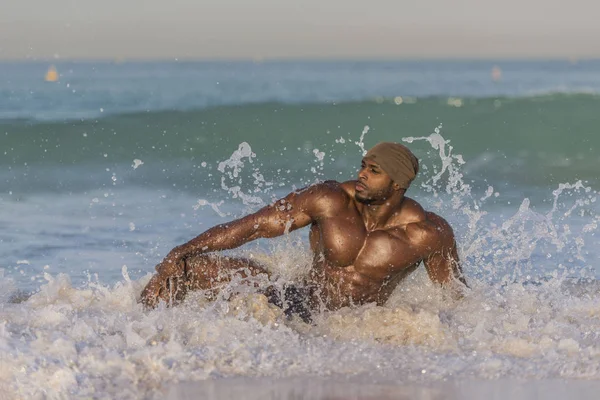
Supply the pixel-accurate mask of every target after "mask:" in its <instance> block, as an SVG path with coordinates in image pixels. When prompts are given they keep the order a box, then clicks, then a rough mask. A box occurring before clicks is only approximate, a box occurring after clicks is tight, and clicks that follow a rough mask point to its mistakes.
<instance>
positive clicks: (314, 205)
mask: <svg viewBox="0 0 600 400" xmlns="http://www.w3.org/2000/svg"><path fill="white" fill-rule="evenodd" d="M336 185H337V183H336ZM337 186H339V185H337ZM339 191H340V190H339V189H338V190H335V189H334V185H332V184H331V183H327V182H326V183H321V184H317V185H313V186H310V187H308V188H305V189H303V190H299V191H297V192H293V193H290V194H289V195H287V196H286V197H284V198H282V199H280V200H277V201H276V202H274V203H272V204H270V205H268V206H266V207H263V208H262V209H260V210H259V211H257V212H256V213H253V214H250V215H247V216H245V217H243V218H240V219H238V220H235V221H231V222H228V223H225V224H221V225H217V226H215V227H213V228H211V229H209V230H207V231H205V232H204V233H202V234H200V235H199V236H197V237H196V238H194V239H192V240H190V241H189V242H187V243H185V244H183V245H180V246H177V247H175V248H174V249H173V250H171V252H169V254H168V255H167V256H166V257H165V259H164V260H163V261H162V262H161V263H160V264H159V265H158V266H157V267H156V270H157V272H158V274H159V275H162V276H164V277H168V276H172V275H181V274H182V273H183V271H182V270H181V269H182V262H181V261H182V260H183V259H184V258H186V257H189V256H192V255H198V254H203V253H210V252H213V251H221V250H228V249H234V248H237V247H239V246H242V245H243V244H245V243H247V242H250V241H252V240H255V239H259V238H270V237H276V236H281V235H283V234H285V233H288V232H291V231H294V230H296V229H299V228H302V227H304V226H307V225H309V224H310V223H311V222H313V221H315V220H317V219H318V218H319V217H320V216H323V215H326V214H327V213H328V212H329V211H331V210H330V209H331V205H332V202H331V201H330V198H331V197H332V195H333V196H335V194H336V192H339Z"/></svg>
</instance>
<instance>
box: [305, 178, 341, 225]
mask: <svg viewBox="0 0 600 400" xmlns="http://www.w3.org/2000/svg"><path fill="white" fill-rule="evenodd" d="M294 196H296V197H298V198H301V202H302V203H303V207H304V208H306V209H311V210H312V211H313V212H314V214H315V215H321V216H327V215H329V214H331V213H335V212H336V211H337V210H339V209H340V208H341V207H346V206H347V204H348V202H349V200H350V197H349V196H348V193H347V191H346V190H345V188H344V186H343V184H342V183H340V182H337V181H324V182H320V183H316V184H314V185H311V186H308V187H305V188H303V189H300V190H298V191H296V192H294Z"/></svg>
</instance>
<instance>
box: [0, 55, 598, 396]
mask: <svg viewBox="0 0 600 400" xmlns="http://www.w3.org/2000/svg"><path fill="white" fill-rule="evenodd" d="M57 61H58V62H56V63H55V64H54V66H55V68H56V70H57V72H58V80H57V81H55V82H47V81H45V79H44V76H45V74H46V71H47V70H48V68H49V67H50V64H49V63H46V62H23V63H21V62H4V63H0V207H1V211H0V393H2V396H4V397H2V396H0V397H2V398H36V399H37V398H39V399H45V398H49V399H50V398H51V399H54V398H118V399H121V398H122V399H126V398H127V399H128V398H166V397H168V396H174V397H173V398H176V397H177V398H182V396H183V397H185V395H184V394H182V393H188V392H185V390H188V389H189V387H190V386H181V385H192V386H191V387H194V388H196V389H198V386H193V385H198V384H201V385H204V386H203V388H204V389H202V390H201V389H198V390H200V392H198V391H197V392H195V393H196V395H198V396H200V397H196V398H209V397H210V396H209V395H206V393H209V392H210V393H212V394H214V395H215V396H216V397H219V396H220V397H222V398H225V396H226V394H224V393H225V392H218V391H215V390H214V387H212V386H210V385H215V384H219V383H222V382H239V380H240V379H242V380H244V382H255V383H256V382H270V384H273V382H276V383H277V382H297V381H299V382H302V383H303V384H306V385H309V384H310V382H312V381H313V379H317V378H318V379H329V380H330V381H331V380H335V381H336V382H340V381H341V382H351V383H354V384H356V382H362V383H364V384H369V385H380V386H377V387H378V388H381V385H392V387H396V388H397V387H399V386H402V387H405V388H406V387H407V386H406V385H409V386H408V387H410V385H425V387H430V386H431V385H439V384H440V383H448V382H450V383H452V384H457V383H460V382H467V381H471V382H472V381H475V382H478V384H482V383H486V382H492V381H493V382H498V381H505V380H508V381H514V380H521V381H525V382H529V383H531V382H538V381H543V382H546V381H550V382H557V381H560V382H563V381H564V382H581V381H586V382H592V383H598V382H599V381H600V282H599V280H598V279H599V278H600V261H599V259H600V246H599V244H600V241H599V236H598V235H599V231H598V225H599V224H600V213H599V211H600V207H599V201H598V191H599V190H600V173H599V171H600V112H599V110H600V61H594V60H582V61H576V60H571V61H568V60H565V61H560V60H558V61H465V60H463V61H386V62H384V61H356V62H353V61H327V62H324V61H280V62H275V61H267V62H216V61H215V62H191V61H187V62H178V61H172V62H120V63H117V62H95V61H94V62H91V61H89V62H66V61H60V60H57ZM380 141H398V142H402V143H404V144H406V145H407V146H409V147H410V148H411V149H412V150H413V151H414V152H415V154H416V155H417V156H418V157H419V159H420V162H421V171H420V173H419V176H418V177H417V179H416V180H415V182H413V185H412V187H411V188H410V189H409V191H408V193H407V195H408V196H410V197H413V198H414V199H416V200H417V201H419V202H421V203H422V204H423V205H424V207H425V208H427V209H430V210H432V211H435V212H437V213H439V214H441V215H442V216H444V217H445V218H446V219H447V220H448V221H449V222H450V223H451V225H452V226H453V228H454V231H455V234H456V237H457V241H458V245H459V254H460V257H461V260H462V266H463V269H464V271H465V274H466V276H467V280H468V282H469V284H470V289H469V290H468V292H467V293H466V295H465V297H464V298H463V299H462V300H460V301H454V300H449V299H448V298H447V296H446V294H445V293H444V292H443V291H442V290H440V289H439V288H437V287H434V286H433V285H432V284H431V283H430V282H429V280H428V278H427V275H426V273H425V272H424V271H423V268H420V269H418V270H417V271H416V272H415V273H414V274H413V275H412V276H410V277H409V278H408V279H407V280H406V281H405V282H403V283H401V285H400V286H399V287H398V288H397V290H396V291H395V292H394V294H393V296H392V298H391V299H390V301H388V303H387V304H385V305H384V306H376V305H373V304H368V305H364V306H361V307H354V308H348V309H342V310H339V311H335V312H323V313H322V314H320V315H317V316H316V317H315V324H314V325H306V324H304V323H303V322H301V321H297V320H293V321H288V320H286V318H285V317H284V316H282V315H281V312H280V310H278V309H276V308H275V307H273V306H270V305H268V304H266V302H265V299H264V297H262V296H260V295H259V294H257V293H256V291H255V289H254V288H253V286H252V285H248V284H247V283H243V282H239V281H237V280H234V281H233V282H232V283H231V284H230V285H229V286H227V287H226V288H224V290H223V292H222V294H221V295H220V296H219V297H218V298H217V300H216V301H212V302H209V301H207V300H206V299H205V297H204V296H203V294H202V293H194V294H192V295H190V296H189V297H188V299H187V300H186V302H184V304H182V305H181V306H179V307H174V308H168V307H164V306H162V307H159V308H157V309H156V310H152V311H145V310H143V308H142V307H141V305H140V304H138V302H137V300H138V298H139V295H140V292H141V290H142V288H143V287H144V285H145V284H146V282H147V281H148V280H149V279H150V276H151V274H152V273H153V271H154V266H155V265H156V264H157V263H158V262H159V261H160V260H161V259H162V258H163V257H164V256H165V255H166V254H167V252H168V251H169V250H170V249H171V248H173V247H174V246H176V245H178V244H181V243H183V242H185V241H187V240H190V239H191V238H193V237H195V236H196V235H198V234H200V233H201V232H203V231H204V230H206V229H208V228H210V227H211V226H213V225H215V224H219V223H223V222H226V221H229V220H232V219H234V218H238V217H242V216H244V215H247V214H248V213H250V212H253V211H256V210H258V209H259V208H260V207H262V206H264V205H266V204H269V203H270V202H272V201H273V200H275V199H277V198H279V197H281V196H284V195H286V194H287V193H289V192H290V191H292V190H295V189H297V188H300V187H303V186H306V185H310V184H312V183H315V182H319V181H322V180H326V179H335V180H340V181H343V180H349V179H354V178H355V176H356V172H357V169H358V167H359V165H360V160H361V157H362V155H363V152H364V150H366V149H368V148H369V147H371V146H373V145H374V144H376V143H378V142H380ZM230 253H231V254H233V255H243V256H251V257H255V258H256V259H258V260H259V261H260V262H262V263H263V264H264V265H266V266H267V267H268V268H269V269H270V270H271V271H272V272H273V276H274V278H273V279H274V281H275V284H282V283H284V282H288V281H293V280H294V279H298V278H299V277H301V276H302V275H303V274H305V273H306V272H307V270H308V268H309V265H310V259H311V258H310V253H309V250H308V244H307V232H306V231H298V232H294V233H293V234H290V235H286V236H284V237H281V238H277V239H273V240H261V241H258V242H255V243H250V244H248V245H246V246H244V247H242V248H240V249H236V250H232V251H231V252H230ZM258 284H259V285H264V284H266V283H265V282H258ZM178 385H179V386H178ZM226 385H228V384H226ZM248 385H249V384H248V383H245V384H244V385H242V388H248V387H249V386H248ZM428 385H429V386H428ZM419 387H423V386H419ZM436 387H437V386H436ZM543 387H546V388H547V387H550V386H543ZM174 388H179V389H174ZM181 388H183V389H181ZM185 388H188V389H185ZM207 388H208V389H207ZM211 388H212V389H211ZM178 390H179V391H178ZM206 390H208V392H206ZM257 390H258V389H257V388H256V387H253V388H252V389H251V392H252V393H253V394H254V395H256V394H257ZM432 390H433V389H432ZM435 390H437V389H435ZM440 390H441V392H440V393H442V394H443V393H447V392H444V390H442V389H440ZM198 393H203V394H202V395H200V394H198ZM218 393H221V395H219V394H218ZM232 393H233V392H232ZM272 393H275V392H272ZM286 393H287V394H281V392H277V393H276V394H277V395H278V396H279V395H280V396H279V397H277V398H280V397H285V396H286V395H287V396H288V397H285V398H304V397H302V396H306V398H315V397H319V396H321V395H323V393H325V394H327V395H328V396H333V395H338V396H341V397H344V398H364V397H365V396H367V395H368V393H364V392H361V391H360V390H357V391H353V392H352V393H349V392H343V391H342V392H335V393H333V392H327V390H325V389H323V391H320V392H318V393H316V392H310V391H309V392H302V393H304V394H302V393H300V395H299V396H300V397H293V394H292V397H289V396H290V394H289V392H286ZM294 393H296V394H297V393H298V392H294ZM315 393H316V394H315ZM332 393H333V394H332ZM336 393H337V394H336ZM361 393H362V394H361ZM377 393H380V392H377ZM381 393H383V394H380V395H379V396H380V397H383V398H388V397H385V395H387V393H388V392H387V391H385V390H384V392H381ZM410 393H412V394H410ZM410 393H409V394H406V393H405V394H406V395H407V396H409V397H411V398H417V397H418V395H419V393H420V394H421V395H423V392H419V393H417V394H415V393H413V392H410ZM427 393H428V394H427ZM427 393H426V395H427V396H429V397H427V396H425V397H423V398H446V397H435V394H436V393H437V392H427ZM470 393H471V394H472V393H474V392H470ZM205 395H206V396H205ZM202 396H205V397H202ZM273 396H275V394H273ZM352 396H358V397H352ZM361 396H362V397H361ZM431 396H433V397H431ZM233 397H235V396H233V395H232V398H233ZM258 397H260V396H257V397H256V398H258ZM458 397H460V398H467V397H468V395H467V394H465V393H464V392H463V393H462V394H460V395H459V396H458ZM476 397H477V396H474V397H473V398H476ZM262 398H265V397H262ZM272 398H275V397H272Z"/></svg>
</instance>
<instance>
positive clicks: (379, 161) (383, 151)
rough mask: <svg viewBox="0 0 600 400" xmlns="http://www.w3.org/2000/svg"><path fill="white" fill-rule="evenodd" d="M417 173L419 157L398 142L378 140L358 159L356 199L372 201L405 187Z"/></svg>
mask: <svg viewBox="0 0 600 400" xmlns="http://www.w3.org/2000/svg"><path fill="white" fill-rule="evenodd" d="M417 172H419V160H418V159H417V157H415V155H414V154H413V153H412V152H411V151H410V150H409V149H408V147H406V146H403V145H401V144H398V143H391V142H382V143H379V144H377V145H375V146H374V147H373V148H371V150H369V151H368V152H367V154H366V155H365V157H364V158H363V160H362V166H361V169H360V172H359V175H358V183H357V187H356V195H355V196H356V199H357V200H359V201H363V202H374V201H377V200H384V199H386V198H389V197H391V196H392V195H393V194H394V192H399V191H400V190H402V193H404V192H405V191H406V189H408V187H409V186H410V184H411V182H412V181H413V180H414V179H415V176H416V175H417Z"/></svg>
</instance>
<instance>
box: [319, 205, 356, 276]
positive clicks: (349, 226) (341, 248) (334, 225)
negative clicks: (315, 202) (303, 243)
mask: <svg viewBox="0 0 600 400" xmlns="http://www.w3.org/2000/svg"><path fill="white" fill-rule="evenodd" d="M366 238H367V230H366V229H365V225H364V222H363V220H362V218H361V216H360V215H359V214H358V213H357V212H356V211H352V210H350V211H344V212H340V213H338V214H337V215H335V216H331V217H329V218H324V219H322V220H320V221H319V223H318V224H314V225H313V226H312V228H311V232H310V239H311V247H312V249H313V251H315V252H317V253H319V254H322V255H323V256H324V257H325V259H326V261H328V263H329V264H333V265H335V266H339V267H346V266H348V265H352V264H353V263H354V261H355V260H356V257H357V256H358V254H359V252H360V250H361V249H362V247H363V245H364V243H365V240H366Z"/></svg>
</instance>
